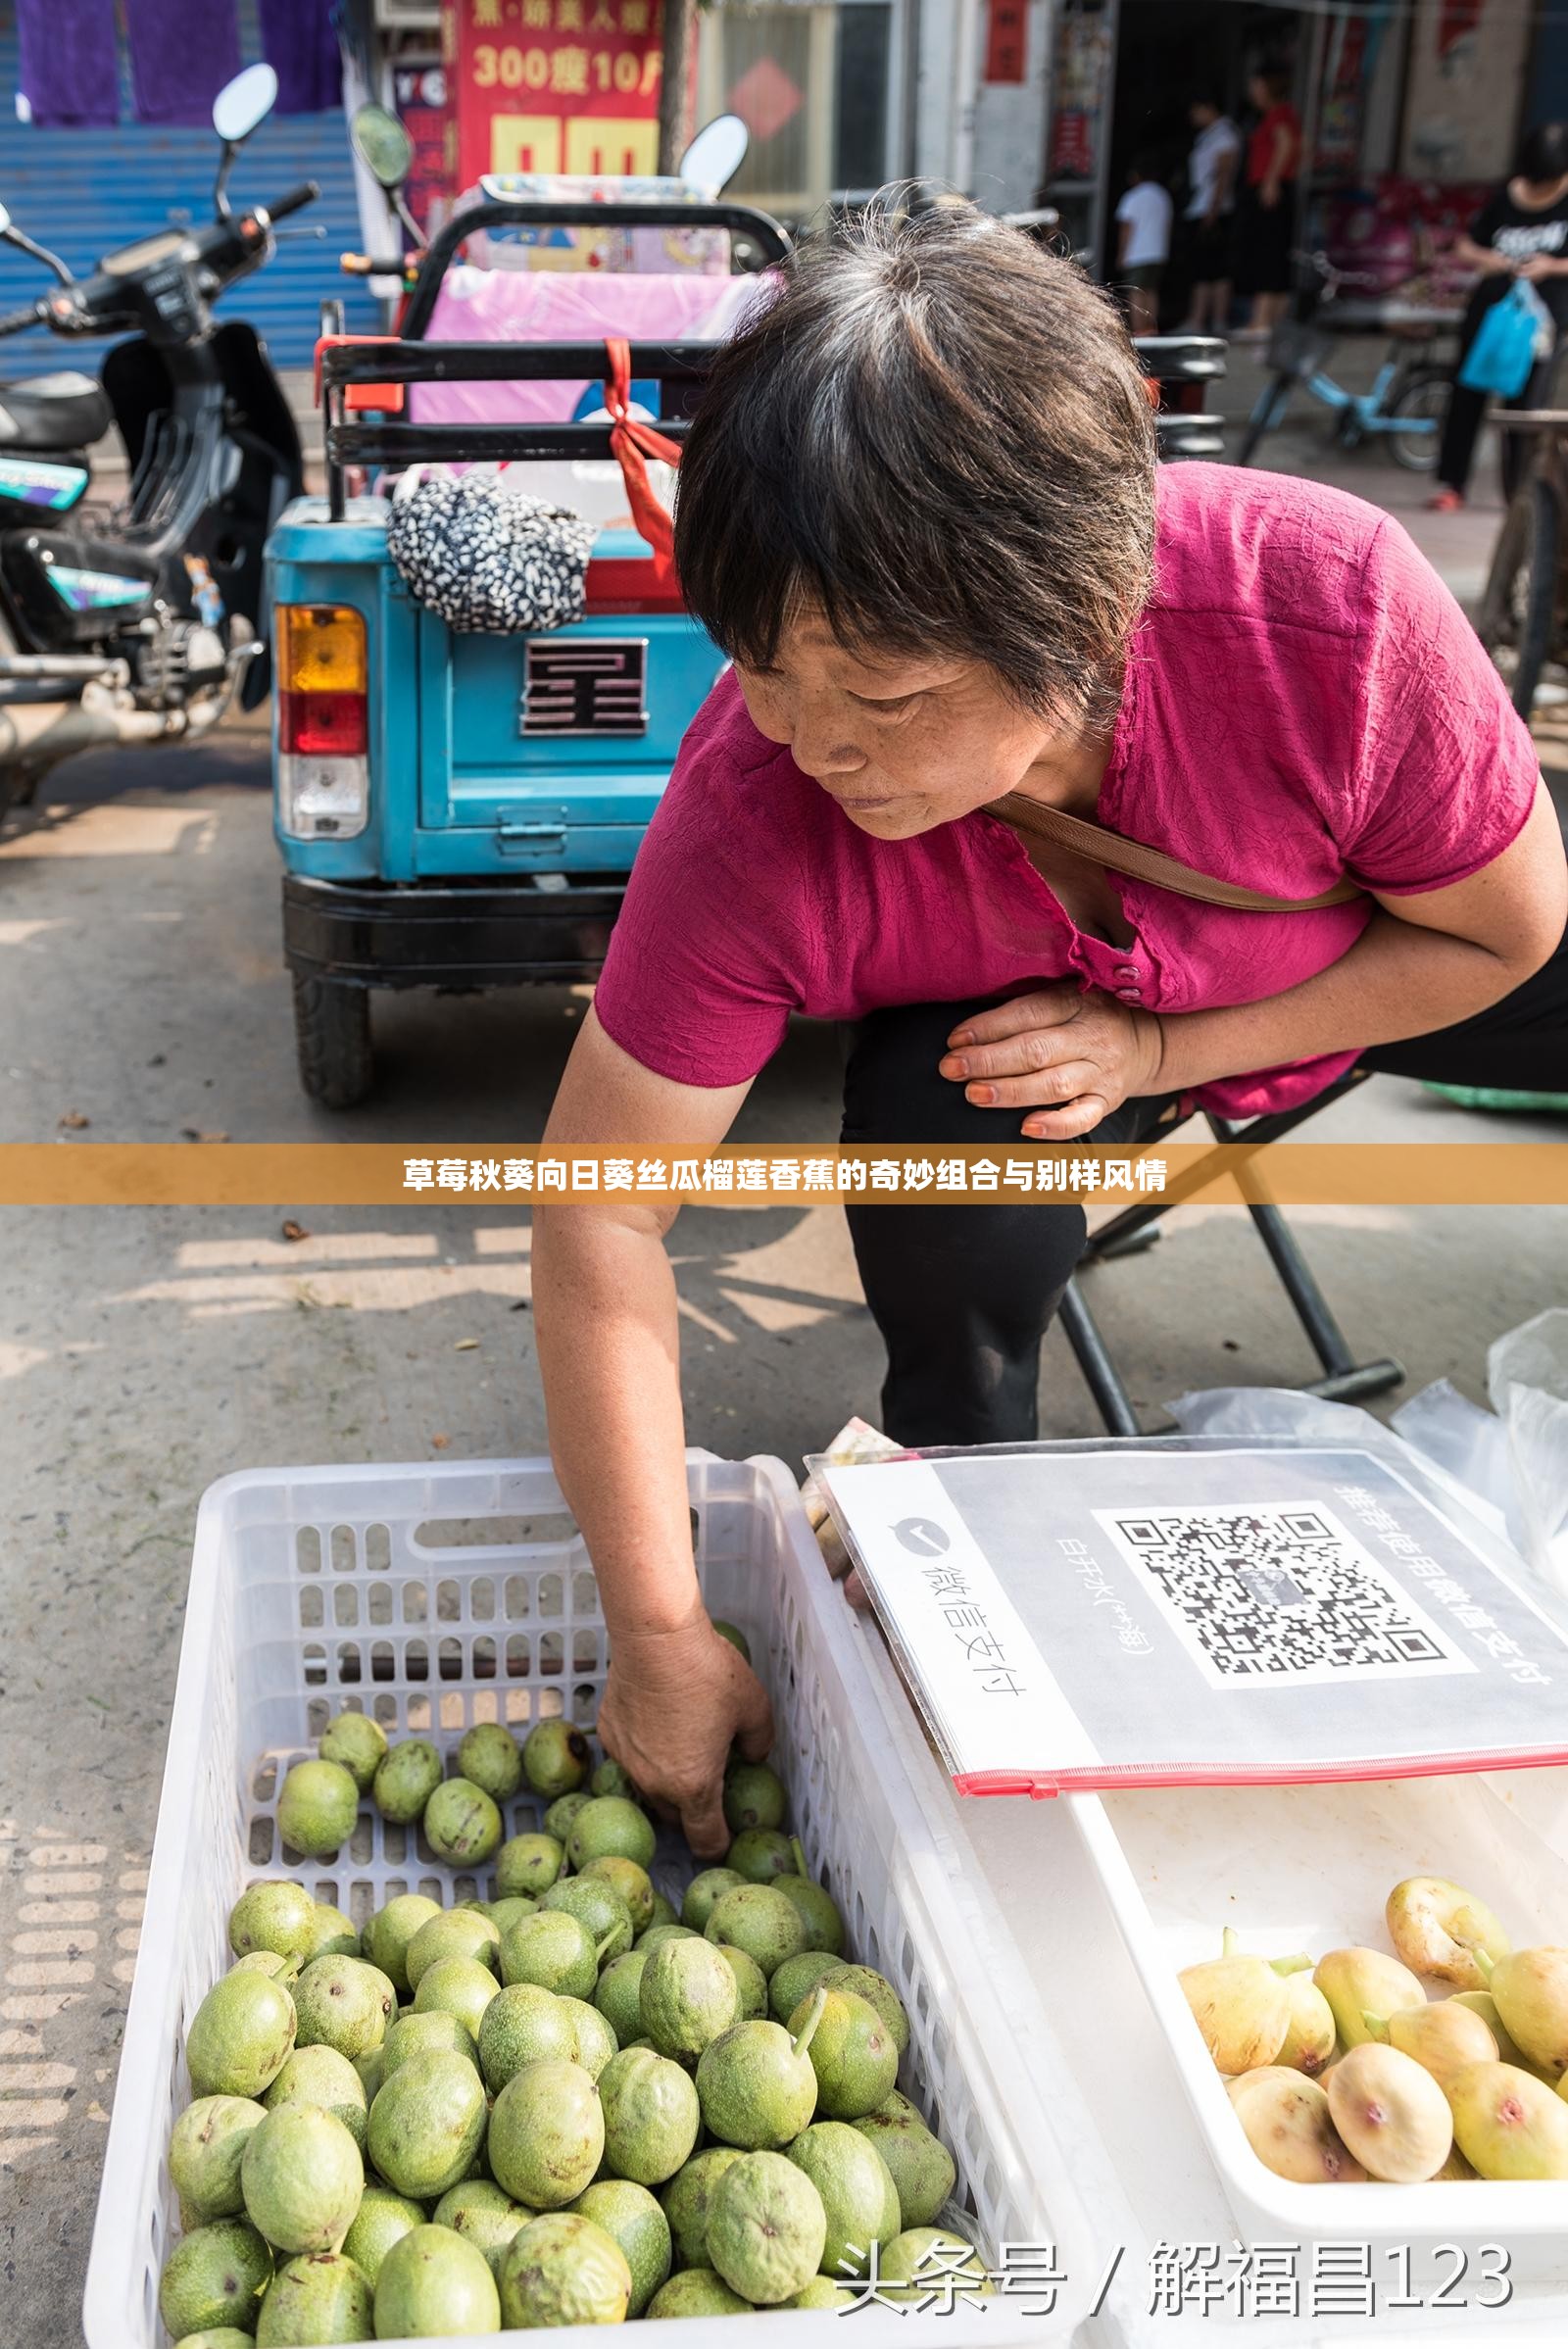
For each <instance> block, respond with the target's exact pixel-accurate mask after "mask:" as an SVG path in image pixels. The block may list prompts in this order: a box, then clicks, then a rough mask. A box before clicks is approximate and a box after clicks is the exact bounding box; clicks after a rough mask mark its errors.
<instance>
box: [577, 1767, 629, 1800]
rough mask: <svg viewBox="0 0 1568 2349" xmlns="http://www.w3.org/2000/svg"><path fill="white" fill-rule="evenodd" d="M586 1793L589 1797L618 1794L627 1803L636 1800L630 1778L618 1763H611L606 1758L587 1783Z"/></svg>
mask: <svg viewBox="0 0 1568 2349" xmlns="http://www.w3.org/2000/svg"><path fill="white" fill-rule="evenodd" d="M588 1791H589V1793H590V1795H595V1796H597V1795H601V1794H619V1795H623V1796H624V1797H625V1799H626V1800H627V1801H628V1802H635V1801H636V1800H637V1788H636V1787H635V1786H633V1784H632V1782H631V1778H630V1776H629V1775H628V1773H627V1772H626V1771H624V1770H623V1769H622V1768H621V1766H620V1764H619V1763H618V1762H616V1761H612V1760H611V1759H610V1758H609V1757H608V1756H607V1757H606V1759H605V1760H604V1761H602V1762H601V1763H600V1765H599V1767H598V1769H597V1770H596V1771H595V1772H594V1774H593V1776H592V1778H591V1779H590V1780H589V1781H588Z"/></svg>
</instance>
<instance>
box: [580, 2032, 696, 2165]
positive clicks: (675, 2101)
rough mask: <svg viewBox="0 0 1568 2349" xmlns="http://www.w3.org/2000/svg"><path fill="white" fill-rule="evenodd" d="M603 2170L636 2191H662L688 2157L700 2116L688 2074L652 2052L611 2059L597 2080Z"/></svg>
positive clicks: (637, 2050)
mask: <svg viewBox="0 0 1568 2349" xmlns="http://www.w3.org/2000/svg"><path fill="white" fill-rule="evenodd" d="M599 2101H600V2105H601V2107H602V2109H603V2112H604V2117H605V2167H606V2168H607V2169H608V2170H609V2171H610V2173H611V2175H612V2176H613V2177H614V2178H631V2179H632V2180H633V2181H634V2183H635V2184H637V2185H640V2186H658V2185H662V2184H663V2182H664V2180H665V2178H673V2177H674V2175H675V2173H676V2171H677V2170H678V2169H679V2168H680V2167H681V2164H682V2163H683V2162H685V2161H687V2160H688V2159H689V2158H690V2156H691V2151H692V2148H693V2146H694V2145H695V2144H696V2142H697V2131H698V2128H699V2127H700V2125H701V2122H702V2113H701V2110H700V2108H699V2106H698V2102H697V2090H696V2088H695V2087H694V2086H693V2085H692V2080H691V2075H690V2073H687V2072H683V2071H682V2070H681V2068H680V2066H679V2064H673V2063H671V2062H670V2061H669V2059H668V2058H667V2057H666V2056H662V2055H656V2054H655V2053H654V2051H653V2049H652V2048H651V2047H627V2048H624V2049H622V2051H621V2053H620V2054H619V2055H614V2056H612V2057H611V2059H610V2062H609V2063H608V2064H607V2065H606V2066H605V2069H604V2071H603V2073H602V2074H601V2076H600V2080H599Z"/></svg>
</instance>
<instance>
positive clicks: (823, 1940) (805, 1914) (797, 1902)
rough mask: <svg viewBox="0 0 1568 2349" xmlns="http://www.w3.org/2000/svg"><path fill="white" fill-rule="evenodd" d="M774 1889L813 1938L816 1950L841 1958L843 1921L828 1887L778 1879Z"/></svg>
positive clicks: (808, 1880)
mask: <svg viewBox="0 0 1568 2349" xmlns="http://www.w3.org/2000/svg"><path fill="white" fill-rule="evenodd" d="M773 1889H774V1891H775V1892H782V1893H783V1895H784V1897H785V1899H786V1900H787V1901H788V1902H789V1903H790V1906H791V1907H792V1908H793V1909H794V1910H795V1912H796V1914H797V1915H798V1916H799V1918H800V1920H801V1923H802V1924H803V1925H804V1926H805V1928H806V1930H807V1932H808V1933H809V1934H810V1936H811V1947H812V1948H813V1949H825V1950H829V1951H831V1953H832V1954H833V1956H835V1957H839V1956H841V1955H842V1954H843V1949H844V1920H843V1918H842V1917H841V1916H840V1915H839V1910H838V1903H837V1901H836V1900H835V1899H834V1898H833V1895H832V1893H831V1892H830V1891H829V1890H828V1889H827V1886H826V1885H825V1884H815V1883H813V1881H812V1880H811V1878H810V1877H809V1876H776V1877H775V1878H774V1879H773Z"/></svg>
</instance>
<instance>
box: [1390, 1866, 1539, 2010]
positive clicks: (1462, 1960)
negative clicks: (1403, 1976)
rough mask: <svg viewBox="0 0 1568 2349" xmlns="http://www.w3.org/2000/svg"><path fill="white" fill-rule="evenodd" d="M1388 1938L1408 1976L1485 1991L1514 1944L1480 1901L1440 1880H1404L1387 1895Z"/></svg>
mask: <svg viewBox="0 0 1568 2349" xmlns="http://www.w3.org/2000/svg"><path fill="white" fill-rule="evenodd" d="M1385 1915H1386V1917H1387V1920H1388V1927H1389V1938H1390V1940H1391V1941H1392V1942H1393V1943H1394V1946H1395V1948H1396V1949H1397V1951H1398V1953H1399V1955H1400V1957H1402V1958H1403V1960H1404V1962H1405V1964H1406V1965H1407V1966H1408V1967H1409V1968H1410V1970H1411V1972H1412V1973H1413V1974H1426V1975H1430V1976H1432V1978H1433V1979H1434V1980H1435V1981H1437V1982H1452V1983H1453V1985H1454V1988H1455V1989H1458V1990H1484V1989H1485V1988H1486V1987H1487V1980H1488V1976H1489V1974H1490V1973H1491V1970H1492V1968H1493V1967H1494V1966H1495V1964H1496V1963H1497V1961H1498V1959H1499V1958H1505V1957H1506V1956H1507V1955H1508V1953H1509V1951H1510V1949H1511V1948H1512V1946H1513V1944H1512V1942H1511V1941H1510V1940H1509V1938H1508V1936H1507V1934H1506V1933H1504V1932H1503V1930H1502V1927H1501V1926H1500V1925H1499V1924H1498V1922H1497V1920H1496V1918H1495V1916H1494V1915H1493V1913H1492V1911H1491V1910H1490V1909H1489V1908H1488V1906H1487V1904H1486V1902H1485V1901H1484V1900H1477V1898H1476V1896H1475V1894H1474V1893H1473V1892H1466V1891H1464V1890H1463V1889H1462V1887H1461V1886H1460V1885H1458V1884H1449V1883H1448V1882H1447V1880H1446V1878H1444V1877H1441V1876H1407V1877H1406V1878H1405V1880H1404V1882H1403V1884H1396V1885H1395V1887H1394V1889H1393V1891H1392V1892H1391V1893H1390V1894H1389V1898H1388V1906H1387V1909H1386V1911H1385Z"/></svg>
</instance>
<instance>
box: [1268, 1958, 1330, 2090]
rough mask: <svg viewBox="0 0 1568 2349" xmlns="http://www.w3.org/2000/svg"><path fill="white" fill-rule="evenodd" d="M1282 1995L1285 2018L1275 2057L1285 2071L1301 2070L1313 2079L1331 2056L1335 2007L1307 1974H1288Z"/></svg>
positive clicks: (1308, 2077) (1328, 2061) (1309, 2078)
mask: <svg viewBox="0 0 1568 2349" xmlns="http://www.w3.org/2000/svg"><path fill="white" fill-rule="evenodd" d="M1285 1996H1286V2004H1287V2008H1288V2020H1287V2022H1286V2026H1285V2036H1284V2038H1283V2039H1282V2040H1281V2041H1280V2045H1279V2048H1278V2050H1277V2052H1276V2054H1275V2057H1274V2061H1275V2063H1276V2064H1277V2065H1282V2066H1283V2067H1284V2068H1285V2069H1286V2070H1287V2071H1291V2072H1304V2073H1305V2075H1306V2077H1307V2079H1308V2080H1316V2078H1317V2076H1318V2074H1319V2073H1320V2072H1321V2071H1322V2069H1323V2067H1324V2065H1325V2064H1328V2063H1332V2061H1333V2060H1334V2049H1335V2046H1336V2044H1337V2043H1338V2037H1339V2032H1338V2028H1337V2026H1336V2024H1335V2021H1334V2009H1333V2008H1332V2007H1331V2006H1330V2004H1329V2002H1328V2000H1327V1999H1326V1998H1325V1997H1324V1995H1323V1993H1322V1991H1321V1990H1320V1989H1319V1988H1318V1986H1317V1984H1316V1982H1314V1981H1313V1980H1312V1977H1311V1976H1310V1974H1290V1975H1287V1976H1286V1978H1285Z"/></svg>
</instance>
